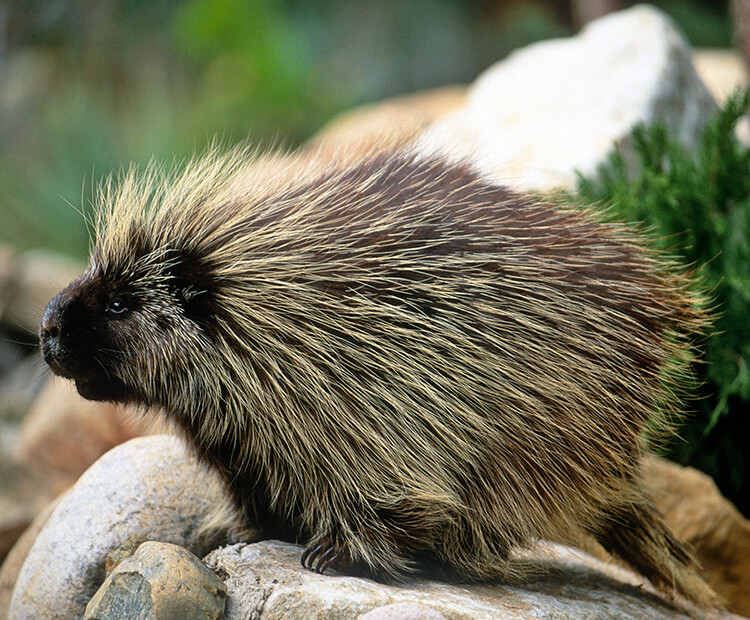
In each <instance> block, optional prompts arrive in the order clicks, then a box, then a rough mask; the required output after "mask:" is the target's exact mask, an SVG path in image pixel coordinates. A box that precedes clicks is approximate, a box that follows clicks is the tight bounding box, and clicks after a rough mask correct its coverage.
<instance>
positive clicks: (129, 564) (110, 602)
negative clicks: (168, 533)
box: [84, 542, 227, 620]
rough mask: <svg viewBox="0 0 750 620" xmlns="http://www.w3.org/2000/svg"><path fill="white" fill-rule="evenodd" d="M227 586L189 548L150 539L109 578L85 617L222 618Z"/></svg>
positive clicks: (94, 619)
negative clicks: (150, 540)
mask: <svg viewBox="0 0 750 620" xmlns="http://www.w3.org/2000/svg"><path fill="white" fill-rule="evenodd" d="M226 597H227V589H226V586H225V585H224V583H223V582H222V581H221V579H219V578H218V577H217V576H216V575H215V574H214V573H212V572H211V571H210V570H208V569H207V568H206V567H205V566H204V565H203V564H202V563H201V561H200V560H199V559H198V558H197V557H196V556H195V555H194V554H192V553H190V552H189V551H188V550H187V549H185V548H184V547H180V546H178V545H172V544H169V543H159V542H145V543H143V544H142V545H141V546H140V547H138V550H137V551H136V552H135V554H134V555H132V556H131V557H129V558H127V559H125V560H123V561H122V562H121V563H120V564H119V565H118V566H117V567H116V568H115V569H114V570H113V571H112V573H111V574H110V575H109V577H107V579H106V581H105V582H104V583H103V584H102V586H101V588H99V590H98V591H97V593H96V594H95V595H94V597H93V598H92V599H91V601H90V602H89V604H88V605H87V606H86V613H85V614H84V620H120V619H122V618H137V619H138V620H206V619H210V620H218V619H219V618H221V617H222V615H223V614H224V603H225V601H226Z"/></svg>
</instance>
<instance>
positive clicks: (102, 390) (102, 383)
mask: <svg viewBox="0 0 750 620" xmlns="http://www.w3.org/2000/svg"><path fill="white" fill-rule="evenodd" d="M75 384H76V390H78V393H79V394H80V395H81V396H83V397H84V398H86V399H88V400H107V401H112V402H125V401H128V400H131V398H130V396H131V392H130V390H129V389H128V387H127V386H126V385H125V384H124V383H123V382H122V381H120V380H119V379H117V378H116V377H101V376H100V377H87V378H85V379H75Z"/></svg>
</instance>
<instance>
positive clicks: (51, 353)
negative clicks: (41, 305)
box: [39, 294, 67, 376]
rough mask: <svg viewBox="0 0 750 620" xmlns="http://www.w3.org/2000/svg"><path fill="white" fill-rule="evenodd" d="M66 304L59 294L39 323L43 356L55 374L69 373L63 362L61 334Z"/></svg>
mask: <svg viewBox="0 0 750 620" xmlns="http://www.w3.org/2000/svg"><path fill="white" fill-rule="evenodd" d="M65 306H66V300H65V299H64V298H63V297H62V296H61V295H60V294H58V295H57V296H56V297H55V298H54V299H53V300H52V301H50V302H49V303H48V304H47V307H46V308H45V309H44V314H43V315H42V321H41V323H40V324H39V345H40V348H41V351H42V358H43V359H44V361H45V362H46V363H47V364H48V365H49V367H50V368H51V369H52V371H53V372H54V373H55V374H59V375H63V376H65V375H66V374H67V373H65V371H64V368H63V365H62V364H61V359H62V358H63V357H64V355H63V346H62V343H61V340H60V335H61V332H62V321H63V313H64V310H65Z"/></svg>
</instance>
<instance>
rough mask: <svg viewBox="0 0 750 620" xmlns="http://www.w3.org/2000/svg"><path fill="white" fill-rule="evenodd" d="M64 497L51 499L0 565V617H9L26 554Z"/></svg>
mask: <svg viewBox="0 0 750 620" xmlns="http://www.w3.org/2000/svg"><path fill="white" fill-rule="evenodd" d="M62 497H63V496H60V497H58V498H57V499H55V500H53V501H51V502H50V503H49V504H47V506H46V507H45V508H44V509H43V510H42V511H40V512H39V513H38V514H37V515H36V517H35V518H34V520H33V521H32V523H31V525H29V526H28V527H27V528H26V529H25V530H24V532H23V534H21V536H20V538H18V540H17V541H16V543H15V545H13V548H12V549H11V550H10V552H9V553H8V555H7V557H6V558H5V561H4V562H3V563H2V566H0V618H8V610H9V609H10V599H11V597H12V596H13V588H14V586H15V585H16V580H17V579H18V574H19V573H20V572H21V567H22V566H23V563H24V562H25V561H26V556H27V555H28V553H29V550H30V549H31V547H32V545H33V544H34V541H35V540H36V537H37V534H38V533H39V532H40V531H41V529H42V528H43V527H44V524H45V523H47V519H49V516H50V515H51V514H52V511H53V510H54V509H55V507H56V506H57V504H58V503H59V502H60V501H61V499H62Z"/></svg>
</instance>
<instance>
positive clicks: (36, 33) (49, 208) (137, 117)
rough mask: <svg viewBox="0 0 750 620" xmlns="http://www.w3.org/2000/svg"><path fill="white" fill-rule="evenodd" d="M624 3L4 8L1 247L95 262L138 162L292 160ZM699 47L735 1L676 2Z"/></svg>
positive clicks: (154, 3)
mask: <svg viewBox="0 0 750 620" xmlns="http://www.w3.org/2000/svg"><path fill="white" fill-rule="evenodd" d="M630 4H633V3H629V2H624V1H621V0H604V1H602V0H594V1H593V2H592V1H588V2H587V1H585V0H583V1H581V0H579V1H578V2H576V1H575V0H574V1H573V2H570V1H564V0H547V1H542V0H538V1H521V0H494V1H493V0H410V1H409V2H402V1H401V0H380V1H378V2H371V1H370V0H322V1H318V2H309V1H305V0H285V1H272V0H181V1H180V0H77V1H76V0H0V239H4V240H9V241H12V242H13V244H14V245H15V246H17V247H21V248H28V247H37V246H44V247H48V248H51V249H55V250H59V251H62V252H65V253H68V254H71V255H74V256H78V257H82V258H83V257H85V255H86V252H87V248H88V234H87V231H86V228H85V226H84V225H83V220H82V218H81V216H80V214H79V212H78V211H79V210H81V209H86V208H88V207H89V204H90V202H91V198H92V192H93V188H94V187H95V186H96V184H97V183H98V181H99V180H100V179H101V178H102V177H103V176H106V175H108V174H110V173H111V172H112V171H113V170H114V171H117V170H118V169H119V168H120V167H121V166H123V165H126V164H127V163H128V162H131V161H135V162H138V163H144V162H146V161H148V160H149V159H151V158H157V159H159V160H172V159H173V158H176V159H178V160H180V159H182V158H184V157H185V156H187V155H189V154H191V153H193V152H194V151H196V150H200V149H202V148H203V147H204V146H205V145H206V144H207V143H208V142H209V141H211V140H212V139H213V138H214V137H216V136H218V137H219V138H220V139H221V140H222V141H223V142H225V143H232V142H237V141H242V140H246V139H248V138H249V139H251V140H252V141H253V142H260V143H262V144H271V143H273V144H280V145H286V146H294V145H296V144H298V143H299V142H300V141H302V140H304V139H305V138H307V137H309V136H310V135H311V134H312V133H313V132H315V131H316V130H317V129H319V128H320V127H321V126H322V125H323V124H324V123H325V122H326V121H327V120H329V119H331V118H332V117H333V116H334V115H336V114H337V113H338V112H340V111H342V110H344V109H347V108H350V107H352V106H355V105H358V104H362V103H365V102H373V101H378V100H381V99H383V98H386V97H391V96H394V95H399V94H403V93H411V92H414V91H419V90H423V89H428V88H431V87H436V86H442V85H446V84H465V83H469V82H471V81H472V80H473V79H474V78H475V77H476V76H477V75H478V74H479V73H480V72H481V71H482V70H484V69H486V68H487V67H488V66H490V65H491V64H492V63H494V62H495V61H497V60H499V59H501V58H503V57H504V56H506V55H507V54H508V53H509V52H510V51H511V50H512V49H514V48H516V47H519V46H522V45H525V44H528V43H530V42H533V41H536V40H540V39H544V38H551V37H558V36H566V35H569V34H572V33H574V32H575V31H576V30H577V29H578V28H579V27H580V24H581V22H582V21H584V20H586V19H588V18H590V17H593V16H595V13H596V12H597V11H602V10H606V9H607V8H617V7H624V6H628V5H630ZM654 4H656V5H657V6H659V7H660V8H662V9H663V10H665V11H666V12H667V13H669V14H670V15H671V16H672V17H673V18H674V19H675V20H676V21H677V22H678V24H679V25H680V26H681V28H682V29H683V30H684V31H685V33H686V34H687V36H688V38H689V39H690V41H691V43H692V44H693V45H694V46H697V47H729V46H730V45H731V42H732V34H731V33H732V28H731V24H730V19H729V9H728V6H727V3H726V2H717V1H716V0H664V1H659V2H655V3H654Z"/></svg>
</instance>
